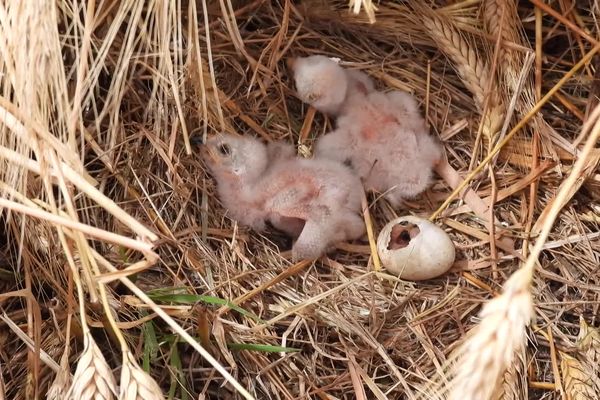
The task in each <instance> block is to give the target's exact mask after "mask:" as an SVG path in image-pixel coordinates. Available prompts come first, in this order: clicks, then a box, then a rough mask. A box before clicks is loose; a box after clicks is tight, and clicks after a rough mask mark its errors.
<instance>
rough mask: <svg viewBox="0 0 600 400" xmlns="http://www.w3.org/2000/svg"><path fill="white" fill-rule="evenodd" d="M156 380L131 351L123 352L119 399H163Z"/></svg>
mask: <svg viewBox="0 0 600 400" xmlns="http://www.w3.org/2000/svg"><path fill="white" fill-rule="evenodd" d="M163 399H164V396H163V394H162V391H161V389H160V387H159V386H158V384H157V383H156V381H155V380H154V379H153V378H152V377H151V376H150V375H148V374H147V373H146V371H144V370H143V369H142V368H140V366H139V365H138V363H137V362H136V361H135V358H134V357H133V355H132V354H131V352H129V351H125V352H123V367H122V369H121V382H120V391H119V400H163Z"/></svg>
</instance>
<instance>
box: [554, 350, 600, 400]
mask: <svg viewBox="0 0 600 400" xmlns="http://www.w3.org/2000/svg"><path fill="white" fill-rule="evenodd" d="M559 354H560V369H561V375H562V380H563V385H564V389H565V394H566V395H567V399H570V400H595V399H597V398H598V393H600V384H599V382H598V377H597V376H594V375H592V374H590V371H589V369H588V368H586V366H585V365H584V364H583V363H582V362H581V361H579V360H578V359H577V358H575V357H571V356H570V355H568V354H566V353H563V352H560V353H559Z"/></svg>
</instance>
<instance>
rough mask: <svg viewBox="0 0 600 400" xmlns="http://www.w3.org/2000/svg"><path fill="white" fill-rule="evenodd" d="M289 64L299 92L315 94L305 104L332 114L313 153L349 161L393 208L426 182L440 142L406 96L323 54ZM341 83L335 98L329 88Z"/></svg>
mask: <svg viewBox="0 0 600 400" xmlns="http://www.w3.org/2000/svg"><path fill="white" fill-rule="evenodd" d="M292 66H293V69H294V78H295V81H296V85H297V88H300V89H297V90H298V93H299V97H300V98H301V99H303V100H304V99H309V100H310V99H311V98H312V99H317V100H316V102H310V101H309V104H312V105H313V106H315V108H318V109H319V110H321V111H323V112H326V113H329V114H332V115H335V116H336V117H337V119H336V129H335V130H333V131H332V132H330V133H328V134H326V135H325V136H323V137H321V138H319V139H318V140H317V142H316V144H315V151H314V153H315V157H317V158H328V159H333V160H337V161H339V162H343V163H346V164H348V165H350V166H351V167H352V168H353V169H354V170H355V171H356V173H357V174H358V175H359V176H360V177H361V178H362V179H363V181H364V183H365V187H366V188H367V189H368V190H376V191H378V192H382V193H384V195H385V197H386V198H387V199H388V200H389V201H390V203H391V204H392V205H393V206H394V207H397V206H399V205H400V204H401V200H402V199H403V198H413V197H415V196H417V195H418V194H420V193H421V192H422V191H424V190H425V189H426V188H427V187H428V186H429V184H430V182H431V178H432V175H433V174H432V169H433V167H434V166H435V165H436V164H437V162H438V161H439V160H440V158H441V146H440V145H439V144H438V143H437V142H436V141H435V140H434V139H433V137H431V136H430V135H429V132H428V129H427V126H426V124H425V120H424V119H423V117H422V116H421V114H420V112H419V108H418V105H417V103H416V101H415V99H414V98H413V97H412V96H411V95H409V94H408V93H405V92H401V91H392V92H389V93H383V92H378V91H376V90H375V89H374V86H373V84H372V81H371V80H370V78H369V77H368V76H366V74H364V73H362V72H359V71H352V70H345V69H343V68H342V67H341V66H339V65H338V64H337V63H336V62H335V61H333V60H331V59H329V58H327V57H323V56H310V57H306V58H299V59H296V60H295V61H294V62H293V63H292ZM321 71H324V72H323V73H321ZM334 79H335V81H334ZM344 81H345V82H344ZM343 88H345V91H343V97H344V99H343V100H341V101H340V100H339V97H340V96H339V93H338V94H336V95H334V94H332V93H331V92H339V91H341V90H342V89H343ZM315 93H316V94H315ZM304 101H306V100H304ZM331 110H333V111H331Z"/></svg>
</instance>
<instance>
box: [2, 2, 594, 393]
mask: <svg viewBox="0 0 600 400" xmlns="http://www.w3.org/2000/svg"><path fill="white" fill-rule="evenodd" d="M348 6H349V3H348V2H345V1H317V0H305V1H301V2H291V1H284V0H281V1H272V2H270V1H266V0H255V1H248V2H244V1H225V0H221V1H219V2H208V3H207V2H204V1H198V2H188V1H177V2H154V1H147V2H141V1H140V2H137V1H121V2H115V1H109V0H105V1H97V2H94V1H91V2H85V3H84V2H69V1H62V0H60V1H57V2H56V3H54V2H46V3H43V2H39V3H38V2H21V1H18V0H14V1H12V0H11V1H6V2H4V3H3V4H1V5H0V21H2V23H1V24H0V39H1V40H0V53H1V55H0V88H1V93H0V121H1V123H0V129H2V132H1V135H0V159H1V160H2V161H1V163H2V169H1V171H2V175H1V177H2V179H0V190H1V191H2V197H1V199H0V200H1V204H0V206H1V207H2V210H3V212H2V215H1V217H2V220H3V223H4V226H5V229H4V231H3V234H2V241H1V242H2V250H3V251H2V253H1V257H0V290H1V293H3V294H2V295H0V307H1V309H2V310H1V311H2V313H1V314H0V324H1V325H2V329H1V330H0V332H1V334H0V343H1V347H0V349H1V351H0V370H1V375H0V377H1V379H0V398H2V396H4V398H7V399H30V398H46V397H47V398H52V399H63V398H78V399H111V398H119V399H141V398H144V399H146V400H150V399H159V398H175V399H231V398H256V399H375V398H376V399H386V398H389V399H404V398H406V399H438V398H439V399H442V398H443V399H457V398H460V399H463V400H465V399H478V400H479V399H524V398H531V399H553V398H557V399H558V398H569V399H593V398H596V397H597V396H598V393H599V392H600V370H599V368H598V361H599V360H598V354H600V333H599V332H598V330H597V328H595V327H597V326H598V324H599V323H600V322H599V321H598V304H599V301H600V297H599V296H600V279H599V276H600V275H599V273H598V265H599V260H600V242H599V235H598V226H599V221H600V217H599V206H598V204H599V202H598V200H599V198H600V190H599V186H600V174H599V173H598V162H599V160H600V150H599V149H598V148H596V147H594V145H595V143H596V142H597V138H598V135H599V133H598V132H599V131H600V122H599V120H598V117H599V114H600V111H598V110H600V108H597V104H598V101H597V96H598V81H597V73H598V71H597V68H598V64H597V62H598V58H597V56H595V54H596V52H597V51H598V50H599V49H600V45H599V44H598V43H599V41H600V30H599V25H598V23H597V20H598V15H599V14H598V5H597V4H596V3H595V2H591V1H580V2H572V1H557V2H550V4H549V5H546V4H545V3H543V2H541V1H538V0H535V1H532V2H518V4H515V3H514V2H511V1H508V0H496V1H491V0H482V1H463V2H442V1H439V2H421V1H402V2H400V1H398V2H393V1H381V2H379V3H377V4H375V2H371V1H360V0H353V1H351V2H350V6H351V10H350V11H349V8H348ZM354 10H355V11H357V13H354V12H352V11H354ZM42 16H43V17H42ZM309 54H324V55H327V56H331V57H337V58H339V59H340V60H341V62H342V63H343V65H345V66H347V67H348V68H356V69H361V70H363V71H365V72H367V73H368V74H369V75H371V76H372V77H373V78H374V79H375V80H376V81H377V86H378V88H379V89H382V90H385V89H400V90H407V91H409V92H411V93H412V94H414V96H415V97H416V98H417V99H418V100H419V104H420V107H421V110H422V111H423V113H424V115H425V116H426V118H427V122H428V123H429V125H430V129H431V132H432V134H433V135H435V136H437V137H439V138H440V139H441V141H442V142H443V144H444V149H445V161H444V162H443V163H442V164H441V165H440V166H439V167H438V168H437V173H436V176H435V182H434V184H433V185H432V187H431V188H430V189H428V190H427V191H426V192H425V193H424V194H423V195H421V196H420V197H419V198H417V199H415V200H412V201H410V202H408V204H407V208H406V209H404V210H394V209H392V208H391V207H390V206H389V205H388V204H387V203H386V202H385V201H384V200H382V199H381V198H380V196H378V194H375V193H369V194H368V196H367V201H368V212H366V213H365V214H366V215H365V220H366V223H367V224H369V226H370V227H371V228H372V230H373V232H374V234H375V235H376V234H377V233H378V232H379V230H380V229H381V228H382V227H383V225H384V224H385V223H386V222H387V221H389V220H390V219H392V218H393V217H395V216H397V215H403V214H407V213H410V214H414V215H418V216H422V217H424V218H431V219H432V220H434V221H435V222H436V223H438V224H439V225H440V226H441V227H443V228H444V229H445V230H446V231H447V232H448V233H449V235H450V236H451V237H452V239H453V241H454V243H455V245H456V249H457V255H458V256H457V260H456V263H455V265H454V267H453V269H452V271H451V272H449V273H448V274H446V275H444V276H442V277H439V278H437V279H433V280H430V281H425V282H418V283H415V282H404V281H401V280H399V279H397V278H396V277H394V276H391V275H389V274H386V273H385V271H381V270H379V268H378V267H379V266H378V261H377V259H376V257H373V256H372V255H371V250H370V247H369V243H367V242H354V243H342V244H340V245H339V246H338V248H337V250H336V251H335V252H333V253H331V254H329V255H328V256H327V257H323V258H321V259H320V260H318V261H314V262H300V263H298V264H292V263H291V261H290V259H291V254H290V251H289V249H290V247H291V242H290V240H289V239H287V238H285V237H282V236H281V235H279V234H277V233H276V232H267V233H265V234H263V235H260V234H257V233H255V232H252V231H250V230H248V229H246V228H244V227H242V226H238V225H237V224H236V223H235V221H233V220H231V219H229V218H228V216H227V213H226V212H225V210H224V209H223V208H222V207H221V205H220V203H219V201H218V198H217V197H216V191H215V182H214V181H213V180H212V179H211V177H210V175H209V174H208V173H207V171H206V170H205V169H204V167H203V165H202V164H201V162H200V160H199V158H198V156H197V154H195V153H194V148H193V147H192V146H191V145H190V142H189V140H190V137H192V136H195V135H200V136H204V135H211V134H213V133H214V132H219V131H226V132H235V133H239V134H243V135H252V136H256V137H260V138H262V139H263V140H265V141H271V140H284V141H288V142H289V143H293V144H294V145H296V146H297V148H298V151H299V153H300V154H302V155H304V156H310V151H311V146H312V143H313V141H314V139H315V138H316V137H318V136H320V135H323V134H324V133H326V132H327V131H328V130H330V129H331V127H332V122H333V121H331V120H329V119H328V118H326V117H325V116H323V115H321V114H320V113H318V112H315V111H314V110H313V109H311V108H309V107H308V106H306V105H304V104H302V103H301V102H300V101H299V100H298V99H297V98H296V97H295V95H294V86H293V83H292V79H291V72H290V71H289V70H288V69H287V68H286V63H285V61H286V59H287V58H288V57H292V56H305V55H309ZM465 188H466V189H467V190H466V191H465Z"/></svg>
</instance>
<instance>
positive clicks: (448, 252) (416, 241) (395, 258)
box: [377, 215, 455, 281]
mask: <svg viewBox="0 0 600 400" xmlns="http://www.w3.org/2000/svg"><path fill="white" fill-rule="evenodd" d="M377 253H378V254H379V258H380V260H381V263H382V264H383V266H385V268H386V269H387V270H388V271H389V272H390V273H392V274H394V275H397V276H398V277H400V278H402V279H407V280H413V281H420V280H425V279H432V278H435V277H438V276H440V275H442V274H444V273H445V272H447V271H448V270H449V269H450V267H452V264H454V257H455V251H454V243H452V240H451V239H450V237H449V236H448V234H447V233H446V232H444V230H443V229H441V228H440V227H438V226H437V225H435V224H433V223H431V222H429V221H428V220H426V219H423V218H419V217H414V216H410V215H407V216H404V217H399V218H396V219H394V220H393V221H391V222H389V223H388V224H387V225H386V226H385V227H384V228H383V229H382V230H381V232H380V233H379V237H378V238H377Z"/></svg>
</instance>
